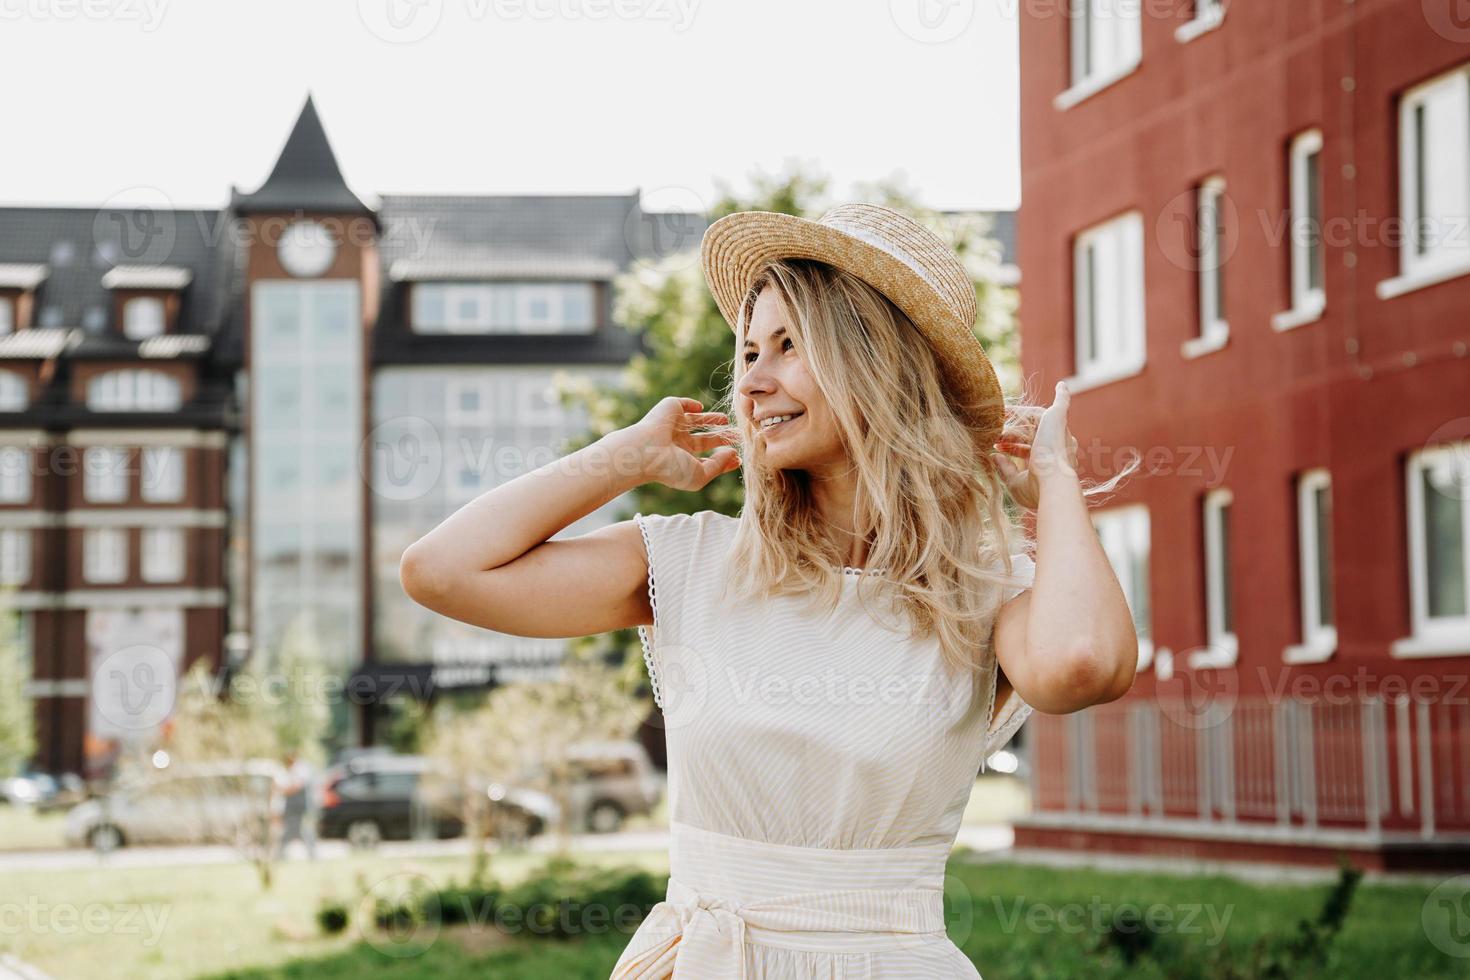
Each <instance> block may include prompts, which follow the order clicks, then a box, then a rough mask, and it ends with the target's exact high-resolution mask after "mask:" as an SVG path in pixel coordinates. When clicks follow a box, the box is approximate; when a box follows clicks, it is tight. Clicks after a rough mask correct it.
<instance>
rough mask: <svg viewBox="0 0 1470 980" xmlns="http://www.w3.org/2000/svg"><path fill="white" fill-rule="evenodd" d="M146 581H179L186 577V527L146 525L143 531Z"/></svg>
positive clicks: (142, 551) (144, 579)
mask: <svg viewBox="0 0 1470 980" xmlns="http://www.w3.org/2000/svg"><path fill="white" fill-rule="evenodd" d="M141 537H142V544H141V553H142V559H143V561H142V574H143V581H145V582H177V581H179V580H180V579H182V578H183V577H184V529H183V528H181V527H145V528H144V529H143V531H142V535H141Z"/></svg>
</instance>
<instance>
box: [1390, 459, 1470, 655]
mask: <svg viewBox="0 0 1470 980" xmlns="http://www.w3.org/2000/svg"><path fill="white" fill-rule="evenodd" d="M1407 489H1408V502H1409V592H1410V599H1411V602H1410V609H1411V616H1412V628H1413V634H1412V635H1411V636H1409V637H1408V638H1406V639H1403V640H1399V641H1398V642H1397V643H1395V644H1394V645H1393V648H1392V652H1393V654H1394V655H1395V656H1429V655H1435V654H1461V655H1463V654H1467V653H1470V592H1467V589H1470V564H1467V562H1470V520H1467V510H1470V507H1467V505H1466V502H1467V501H1470V441H1466V442H1460V443H1456V444H1453V445H1448V446H1436V447H1434V448H1432V449H1424V450H1420V451H1419V452H1417V453H1415V454H1414V455H1413V456H1411V457H1410V458H1409V464H1408V487H1407Z"/></svg>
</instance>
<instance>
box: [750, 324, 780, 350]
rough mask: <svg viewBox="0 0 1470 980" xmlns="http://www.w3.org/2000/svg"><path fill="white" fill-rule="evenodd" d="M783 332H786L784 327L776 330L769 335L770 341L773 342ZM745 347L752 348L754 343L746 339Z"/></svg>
mask: <svg viewBox="0 0 1470 980" xmlns="http://www.w3.org/2000/svg"><path fill="white" fill-rule="evenodd" d="M785 332H786V328H785V327H780V328H778V329H777V330H775V331H773V332H772V333H771V339H772V340H775V339H776V338H777V337H780V336H781V335H782V334H784V333H785ZM745 346H746V347H754V346H755V341H753V340H749V339H747V340H746V341H745Z"/></svg>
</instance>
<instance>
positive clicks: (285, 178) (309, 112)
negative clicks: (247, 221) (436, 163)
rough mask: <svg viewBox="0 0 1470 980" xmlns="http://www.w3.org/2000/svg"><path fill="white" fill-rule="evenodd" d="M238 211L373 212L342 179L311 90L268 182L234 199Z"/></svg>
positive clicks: (266, 180)
mask: <svg viewBox="0 0 1470 980" xmlns="http://www.w3.org/2000/svg"><path fill="white" fill-rule="evenodd" d="M234 206H235V210H236V211H237V212H239V213H241V214H244V213H247V212H251V211H295V210H298V209H300V210H305V211H330V212H336V213H340V212H349V213H352V214H372V213H373V212H372V209H371V208H369V207H368V206H367V205H366V204H364V203H362V201H361V200H360V199H359V198H358V196H357V195H356V194H354V193H352V191H351V189H350V188H348V186H347V181H345V180H343V179H342V169H341V168H340V167H338V166H337V157H336V155H335V154H333V153H332V145H331V144H330V143H328V142H327V134H326V131H325V130H323V129H322V120H321V117H320V116H318V115H317V111H316V103H315V102H314V101H312V98H311V93H310V92H308V93H307V94H306V104H305V105H303V106H302V107H301V115H299V116H298V117H297V118H296V125H295V127H294V128H293V129H292V130H291V135H290V136H289V137H288V138H287V139H286V145H285V146H284V147H283V148H282V149H281V155H280V156H279V157H278V158H277V159H276V166H275V169H273V170H272V171H271V175H270V176H269V177H267V178H266V179H265V183H263V184H261V185H260V187H259V188H258V189H257V190H256V191H254V192H253V193H250V194H241V195H239V196H238V197H236V198H235V201H234Z"/></svg>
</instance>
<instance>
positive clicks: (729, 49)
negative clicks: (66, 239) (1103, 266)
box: [0, 0, 1020, 208]
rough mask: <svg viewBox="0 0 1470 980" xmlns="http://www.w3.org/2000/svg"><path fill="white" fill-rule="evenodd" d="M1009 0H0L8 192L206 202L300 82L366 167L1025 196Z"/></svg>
mask: <svg viewBox="0 0 1470 980" xmlns="http://www.w3.org/2000/svg"><path fill="white" fill-rule="evenodd" d="M1014 7H1015V0H847V2H838V0H311V2H307V0H255V2H242V0H228V2H226V0H0V84H3V88H0V91H3V92H4V93H5V99H4V101H5V129H6V132H7V135H8V136H13V137H16V138H17V139H16V140H15V141H12V140H11V139H7V140H6V141H5V142H7V143H10V145H9V146H7V147H5V148H4V152H0V201H3V202H4V203H53V204H100V203H103V202H108V201H113V202H118V203H122V202H124V201H127V200H136V201H139V202H147V203H153V204H157V203H160V196H161V197H163V198H166V199H168V200H170V201H172V202H173V203H174V204H175V205H179V206H203V207H217V206H220V205H222V204H224V203H225V201H226V199H227V197H228V193H229V186H230V184H231V183H232V182H233V183H235V184H237V185H239V186H240V187H241V189H243V190H253V189H255V187H256V186H258V185H259V184H260V182H261V181H262V180H264V179H265V177H266V175H267V174H268V173H269V170H270V167H271V165H272V164H273V163H274V161H275V157H276V155H277V153H278V152H279V151H280V148H281V145H282V143H283V142H284V141H285V138H286V135H287V133H288V131H289V129H290V126H291V124H292V122H293V121H294V119H295V117H296V114H297V112H298V110H299V109H300V107H301V103H302V102H303V100H304V99H305V96H306V93H307V91H308V90H310V91H311V92H312V94H313V95H314V97H315V100H316V103H317V107H318V109H319V110H320V111H321V114H322V118H323V121H324V123H325V126H326V129H327V136H328V138H329V139H330V140H331V141H332V144H333V147H334V148H335V150H336V152H337V157H338V160H339V162H340V163H341V165H342V168H343V171H344V173H345V175H346V178H347V181H348V183H349V184H350V185H351V186H352V187H353V189H354V190H356V191H357V192H359V193H360V194H364V195H371V194H376V193H435V194H440V193H626V192H629V191H631V190H633V189H634V188H635V187H641V188H643V190H644V193H645V194H646V195H649V196H650V197H652V198H653V199H654V201H655V202H657V201H659V200H662V201H664V202H666V203H668V204H669V205H671V206H677V207H683V206H687V205H690V204H695V203H698V202H699V201H700V200H708V199H710V198H712V197H713V193H714V191H713V188H714V180H715V179H716V178H720V177H723V178H726V179H728V180H732V181H735V182H736V183H737V186H743V185H744V183H745V179H746V178H747V177H748V175H749V174H750V172H751V171H752V170H754V169H756V168H761V169H766V170H779V169H781V168H782V166H783V162H784V161H787V160H790V159H796V160H800V161H803V162H806V163H808V164H810V165H812V166H813V167H814V168H816V169H820V170H822V171H823V172H825V173H827V174H828V175H829V176H830V177H831V178H832V180H833V188H834V190H835V191H836V192H837V194H838V196H841V195H842V192H843V191H844V190H845V189H847V188H849V187H850V186H851V183H852V182H854V181H865V180H874V179H878V178H882V177H885V176H891V175H895V174H902V175H905V176H906V178H907V182H908V184H909V186H910V187H912V188H913V189H914V191H915V192H916V193H917V195H918V197H919V199H920V200H921V201H922V202H923V203H924V204H928V205H930V206H933V207H940V208H1011V207H1015V206H1016V205H1017V204H1019V197H1020V179H1019V173H1018V149H1017V135H1018V134H1017V55H1016V18H1015V11H1014Z"/></svg>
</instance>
